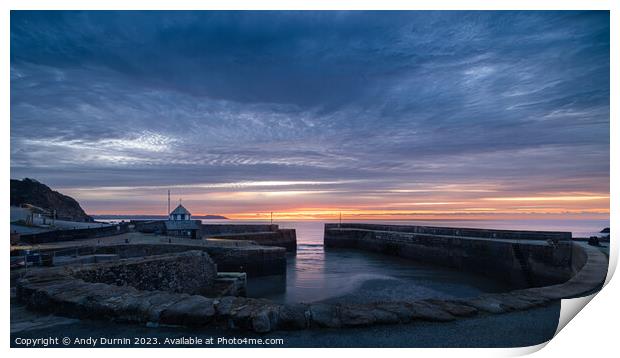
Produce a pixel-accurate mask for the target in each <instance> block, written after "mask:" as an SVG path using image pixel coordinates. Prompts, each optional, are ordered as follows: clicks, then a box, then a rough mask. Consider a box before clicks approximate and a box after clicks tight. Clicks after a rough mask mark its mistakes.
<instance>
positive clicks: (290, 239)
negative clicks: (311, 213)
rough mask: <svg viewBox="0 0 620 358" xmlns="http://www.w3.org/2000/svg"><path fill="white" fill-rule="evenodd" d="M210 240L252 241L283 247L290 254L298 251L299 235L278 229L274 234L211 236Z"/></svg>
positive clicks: (293, 231) (291, 231) (292, 230)
mask: <svg viewBox="0 0 620 358" xmlns="http://www.w3.org/2000/svg"><path fill="white" fill-rule="evenodd" d="M209 238H214V239H223V240H239V241H252V242H255V243H257V244H259V245H263V246H277V247H283V248H285V249H286V251H289V252H296V251H297V234H296V232H295V229H278V230H276V231H273V232H256V233H239V234H228V235H210V236H209Z"/></svg>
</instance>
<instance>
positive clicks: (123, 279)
mask: <svg viewBox="0 0 620 358" xmlns="http://www.w3.org/2000/svg"><path fill="white" fill-rule="evenodd" d="M67 270H69V271H71V272H70V275H71V276H73V277H75V278H78V279H81V280H84V281H86V282H98V283H105V284H111V285H116V286H132V287H134V288H136V289H138V290H146V291H157V290H159V291H167V292H175V293H189V294H203V293H207V292H209V291H210V290H211V289H212V288H213V285H214V283H215V280H216V278H217V269H216V265H215V263H214V262H213V261H212V260H211V258H210V257H209V255H208V254H207V253H206V252H203V251H196V250H194V251H185V252H181V253H178V254H166V255H155V256H148V257H138V258H132V259H124V260H120V261H116V262H110V263H104V264H94V265H83V266H69V267H67Z"/></svg>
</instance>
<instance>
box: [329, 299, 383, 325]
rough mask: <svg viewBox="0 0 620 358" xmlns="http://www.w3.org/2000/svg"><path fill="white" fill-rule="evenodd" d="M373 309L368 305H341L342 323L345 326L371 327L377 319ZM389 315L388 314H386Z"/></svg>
mask: <svg viewBox="0 0 620 358" xmlns="http://www.w3.org/2000/svg"><path fill="white" fill-rule="evenodd" d="M372 311H373V310H372V308H371V307H370V306H367V305H346V304H344V305H341V306H340V321H341V322H342V325H343V326H348V327H356V326H370V325H371V324H373V323H375V321H376V319H375V316H374V315H373V313H372ZM386 313H387V312H386Z"/></svg>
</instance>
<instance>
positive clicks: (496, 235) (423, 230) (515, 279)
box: [324, 223, 583, 288]
mask: <svg viewBox="0 0 620 358" xmlns="http://www.w3.org/2000/svg"><path fill="white" fill-rule="evenodd" d="M324 244H325V246H326V247H327V248H329V247H344V248H357V249H362V250H369V251H374V252H379V253H383V254H388V255H395V256H400V257H404V258H408V259H413V260H416V261H421V262H427V263H431V264H437V265H441V266H447V267H451V268H454V269H458V270H464V271H469V272H474V273H479V274H482V275H485V276H488V277H492V278H494V279H498V280H501V281H503V282H506V283H508V284H510V285H511V286H512V287H514V288H527V287H540V286H546V285H553V284H558V283H561V282H565V281H567V280H568V279H570V278H571V277H572V276H573V275H574V273H575V272H576V271H577V268H578V267H580V265H581V264H583V262H580V261H583V259H582V258H581V257H580V256H579V253H578V252H576V251H575V250H574V247H573V244H572V242H571V234H570V233H563V232H539V231H509V230H487V229H468V228H438V227H425V226H396V225H394V226H392V225H373V224H349V223H347V224H340V225H338V224H326V225H325V234H324Z"/></svg>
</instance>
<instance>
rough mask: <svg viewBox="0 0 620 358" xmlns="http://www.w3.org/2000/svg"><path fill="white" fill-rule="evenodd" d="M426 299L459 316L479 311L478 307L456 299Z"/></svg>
mask: <svg viewBox="0 0 620 358" xmlns="http://www.w3.org/2000/svg"><path fill="white" fill-rule="evenodd" d="M425 301H426V302H428V303H430V304H433V305H436V306H439V307H441V309H443V310H445V311H446V312H448V313H450V314H451V315H453V316H457V317H470V316H474V315H476V314H477V313H478V309H477V308H475V307H472V306H468V305H464V304H462V303H458V302H454V301H443V300H436V299H430V300H425Z"/></svg>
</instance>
